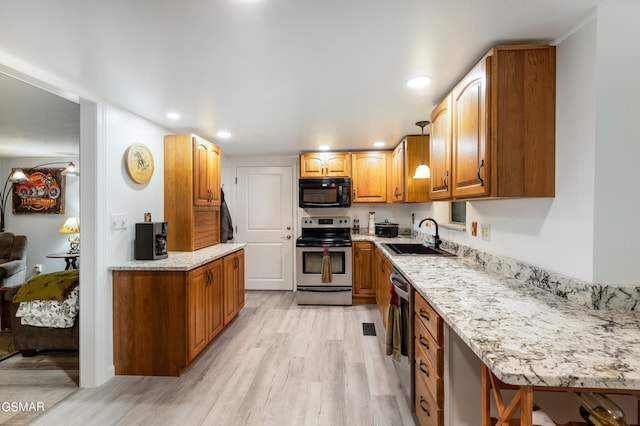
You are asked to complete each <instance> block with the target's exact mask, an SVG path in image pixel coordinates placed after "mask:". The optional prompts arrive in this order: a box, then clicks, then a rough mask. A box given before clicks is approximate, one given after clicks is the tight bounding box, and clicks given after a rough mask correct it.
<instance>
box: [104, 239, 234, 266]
mask: <svg viewBox="0 0 640 426" xmlns="http://www.w3.org/2000/svg"><path fill="white" fill-rule="evenodd" d="M245 246H246V244H216V245H214V246H211V247H205V248H203V249H200V250H196V251H191V252H189V251H170V252H169V257H167V258H166V259H158V260H129V261H125V262H122V263H120V264H118V265H111V266H109V270H111V271H190V270H192V269H195V268H197V267H198V266H202V265H204V264H205V263H209V262H211V261H213V260H216V259H219V258H221V257H224V256H226V255H228V254H231V253H233V252H236V251H238V250H241V249H243V248H244V247H245Z"/></svg>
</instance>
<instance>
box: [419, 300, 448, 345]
mask: <svg viewBox="0 0 640 426" xmlns="http://www.w3.org/2000/svg"><path fill="white" fill-rule="evenodd" d="M415 295H416V296H415V298H414V308H413V309H414V312H415V314H416V318H419V319H420V322H422V323H423V324H424V326H425V327H426V328H427V330H429V333H431V336H433V338H434V339H435V340H436V342H437V343H438V345H442V342H443V340H444V339H443V328H442V318H441V317H440V315H438V313H437V312H436V311H435V310H434V309H433V308H432V307H431V305H429V304H428V303H427V301H426V300H424V299H423V298H422V296H420V294H418V293H417V292H416V293H415Z"/></svg>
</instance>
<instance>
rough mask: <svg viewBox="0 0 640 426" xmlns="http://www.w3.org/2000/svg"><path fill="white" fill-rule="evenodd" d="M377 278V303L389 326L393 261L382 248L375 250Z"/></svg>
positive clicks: (384, 321)
mask: <svg viewBox="0 0 640 426" xmlns="http://www.w3.org/2000/svg"><path fill="white" fill-rule="evenodd" d="M373 269H374V271H375V280H376V304H377V305H378V310H379V311H380V316H381V317H382V323H383V324H384V327H385V329H386V328H387V316H388V314H389V303H390V302H391V293H390V291H391V284H390V282H389V277H390V276H391V269H392V266H391V263H390V262H389V261H388V260H387V258H386V256H385V255H384V254H382V252H381V251H380V250H376V251H375V261H374V265H373Z"/></svg>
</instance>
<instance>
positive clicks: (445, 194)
mask: <svg viewBox="0 0 640 426" xmlns="http://www.w3.org/2000/svg"><path fill="white" fill-rule="evenodd" d="M429 161H430V163H429V168H430V169H431V178H430V179H429V180H430V181H431V182H430V183H431V184H430V191H429V196H430V197H431V199H433V200H441V199H446V198H450V197H451V96H450V95H449V96H447V97H446V98H444V100H443V101H442V102H441V103H440V105H438V106H437V107H436V108H435V109H434V110H433V112H432V113H431V135H430V136H429Z"/></svg>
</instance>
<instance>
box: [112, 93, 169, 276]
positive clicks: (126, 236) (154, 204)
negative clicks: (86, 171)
mask: <svg viewBox="0 0 640 426" xmlns="http://www.w3.org/2000/svg"><path fill="white" fill-rule="evenodd" d="M105 120H106V121H105V124H106V125H105V129H106V144H107V146H108V149H107V150H106V156H107V157H106V166H107V170H108V171H109V172H108V174H107V176H105V177H104V179H107V188H108V193H107V214H108V215H109V216H110V215H112V214H124V215H126V217H127V219H128V223H129V224H128V226H127V228H126V229H117V230H112V229H111V226H110V223H107V224H104V225H106V226H107V227H108V236H109V241H108V247H109V250H108V253H109V257H108V260H109V262H111V263H112V264H113V263H118V262H121V261H123V260H130V259H133V242H134V240H135V223H136V222H144V213H145V212H150V213H151V219H152V220H153V221H154V222H160V221H163V220H164V136H165V135H168V134H171V133H172V132H171V131H170V130H168V129H165V128H162V127H159V126H157V125H155V124H153V123H151V122H149V121H147V120H145V119H143V118H141V117H138V116H136V115H134V114H131V113H129V112H126V111H124V110H121V109H119V108H116V107H114V106H110V105H107V106H106V109H105ZM134 143H142V144H145V145H147V146H148V147H149V148H150V149H151V152H152V154H153V158H154V164H155V168H154V172H153V176H152V177H151V180H150V181H149V182H147V183H145V184H138V183H135V182H134V181H133V180H132V179H131V178H130V177H129V174H128V173H127V170H126V167H125V153H126V151H127V148H128V147H129V146H130V145H131V144H134ZM169 231H171V230H169Z"/></svg>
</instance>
